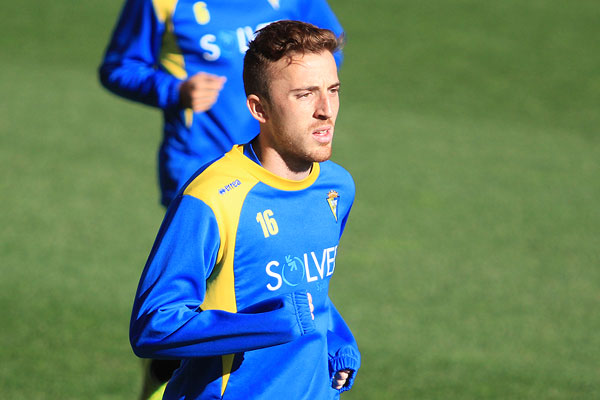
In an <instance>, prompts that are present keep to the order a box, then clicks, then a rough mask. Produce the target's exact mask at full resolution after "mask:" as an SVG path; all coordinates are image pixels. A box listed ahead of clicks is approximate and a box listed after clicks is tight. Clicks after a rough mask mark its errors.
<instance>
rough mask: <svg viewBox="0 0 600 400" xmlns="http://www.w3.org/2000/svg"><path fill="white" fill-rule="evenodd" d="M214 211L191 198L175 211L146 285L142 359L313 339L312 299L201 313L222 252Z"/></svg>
mask: <svg viewBox="0 0 600 400" xmlns="http://www.w3.org/2000/svg"><path fill="white" fill-rule="evenodd" d="M219 244H220V238H219V226H218V224H217V220H216V219H215V216H214V214H213V212H212V210H211V209H210V208H209V207H208V206H207V205H206V204H205V203H203V202H202V201H200V200H198V199H196V198H194V197H192V196H187V195H184V196H180V197H177V198H176V199H175V201H174V202H173V204H172V206H171V207H169V210H168V212H167V215H166V216H165V220H164V222H163V225H162V226H161V229H160V231H159V234H158V237H157V239H156V242H155V244H154V247H153V249H152V252H151V253H150V257H149V259H148V262H147V264H146V267H145V269H144V272H143V274H142V277H141V279H140V284H139V287H138V291H137V294H136V299H135V302H134V307H133V313H132V317H131V325H130V341H131V345H132V347H133V350H134V352H135V353H136V354H137V355H138V356H140V357H151V358H192V357H206V356H216V355H225V354H232V353H237V352H243V351H249V350H255V349H259V348H265V347H270V346H274V345H278V344H283V343H287V342H290V341H292V340H294V339H296V338H298V337H300V336H302V335H304V334H307V333H310V332H312V331H314V329H315V326H314V322H313V321H312V318H311V314H310V309H309V303H308V298H307V295H306V292H305V291H304V292H294V293H289V294H287V295H284V296H281V297H277V298H273V299H270V300H268V301H266V302H263V303H260V304H256V305H253V306H251V307H248V308H246V309H244V310H239V311H238V312H237V313H233V312H226V311H222V310H202V308H201V306H202V303H203V300H204V297H205V294H206V279H207V278H208V277H209V276H210V274H211V273H212V272H213V267H214V265H215V263H216V261H217V255H218V250H219Z"/></svg>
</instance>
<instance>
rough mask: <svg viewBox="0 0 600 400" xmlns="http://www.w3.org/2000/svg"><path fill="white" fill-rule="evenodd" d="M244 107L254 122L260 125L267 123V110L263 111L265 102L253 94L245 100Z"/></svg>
mask: <svg viewBox="0 0 600 400" xmlns="http://www.w3.org/2000/svg"><path fill="white" fill-rule="evenodd" d="M246 105H247V106H248V110H250V114H252V116H253V117H254V119H255V120H257V121H258V122H260V123H261V124H264V123H265V122H267V119H268V116H267V110H266V109H265V102H264V101H263V100H261V99H260V97H258V96H257V95H255V94H251V95H249V96H248V98H246Z"/></svg>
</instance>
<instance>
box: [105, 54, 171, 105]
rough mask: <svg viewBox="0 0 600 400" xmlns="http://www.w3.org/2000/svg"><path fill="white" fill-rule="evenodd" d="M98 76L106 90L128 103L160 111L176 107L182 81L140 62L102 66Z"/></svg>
mask: <svg viewBox="0 0 600 400" xmlns="http://www.w3.org/2000/svg"><path fill="white" fill-rule="evenodd" d="M99 75H100V82H101V83H102V85H103V86H104V87H105V88H106V89H108V90H110V91H111V92H113V93H115V94H117V95H119V96H122V97H125V98H127V99H129V100H133V101H137V102H140V103H143V104H146V105H149V106H154V107H159V108H162V109H165V108H170V107H175V106H177V105H178V104H179V86H180V84H181V81H180V80H179V79H177V78H175V77H174V76H172V75H170V74H168V73H167V72H164V71H162V70H160V69H156V68H154V67H152V66H149V65H147V64H145V63H143V62H137V61H132V60H120V61H114V62H105V63H104V64H102V66H101V67H100V70H99Z"/></svg>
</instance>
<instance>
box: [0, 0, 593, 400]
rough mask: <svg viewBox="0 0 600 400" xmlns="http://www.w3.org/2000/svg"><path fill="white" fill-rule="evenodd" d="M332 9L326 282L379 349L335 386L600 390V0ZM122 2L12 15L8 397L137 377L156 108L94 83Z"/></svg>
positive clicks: (7, 130) (2, 289)
mask: <svg viewBox="0 0 600 400" xmlns="http://www.w3.org/2000/svg"><path fill="white" fill-rule="evenodd" d="M330 4H331V6H332V8H333V9H334V11H335V12H336V14H337V15H338V17H339V19H340V21H341V23H342V25H343V26H344V28H345V30H346V32H347V40H348V42H347V46H346V48H345V62H344V65H343V67H342V70H341V80H342V83H343V89H342V107H341V112H340V116H339V118H338V127H337V129H336V143H335V149H334V160H335V161H336V162H338V163H340V164H342V165H343V166H345V167H346V168H347V169H348V170H349V171H350V172H351V173H352V174H353V176H354V178H355V181H356V184H357V199H356V202H355V206H354V209H353V212H352V216H351V219H350V222H349V224H348V226H347V229H346V233H345V236H344V238H343V240H342V244H341V246H340V252H339V256H338V260H337V268H336V275H335V279H334V280H333V281H332V282H333V283H332V288H331V297H332V299H333V300H334V302H335V303H336V304H337V305H338V308H339V309H340V311H341V312H342V314H343V315H344V316H345V319H346V320H347V322H348V324H349V325H350V326H351V327H352V329H353V331H354V333H355V335H356V338H357V340H358V343H359V346H360V348H361V351H362V354H363V366H362V369H361V370H360V372H359V375H358V378H357V381H356V384H355V386H354V389H353V390H352V391H350V392H348V393H347V394H345V395H343V398H344V399H347V400H350V399H597V398H600V335H599V332H600V312H599V311H598V310H599V309H600V207H599V206H598V202H599V200H600V112H599V107H600V51H599V45H598V39H599V38H600V3H598V1H597V0H579V1H576V2H564V1H558V0H544V1H542V0H520V1H516V0H503V1H501V2H483V1H475V0H454V1H443V0H431V1H417V2H415V1H404V0H373V1H358V0H344V1H342V0H330ZM121 6H122V2H121V0H103V1H99V0H87V1H75V0H56V1H52V2H49V1H45V2H40V1H34V0H21V1H18V2H5V3H3V4H2V7H1V9H2V12H3V15H4V19H3V22H2V24H0V49H1V51H0V68H1V73H0V93H1V94H2V96H1V97H0V162H1V166H2V179H0V190H1V200H2V206H1V209H0V273H1V278H0V310H2V311H1V312H2V318H1V319H2V328H1V329H0V343H1V346H0V392H1V393H2V395H1V397H2V398H7V399H29V400H31V399H83V398H85V399H132V398H135V397H136V396H137V394H138V392H139V384H140V374H141V368H140V365H141V363H140V361H139V360H138V359H136V357H135V356H134V355H133V353H132V351H131V349H130V347H129V343H128V336H127V335H128V322H129V313H130V310H131V305H132V301H133V297H134V294H135V289H136V286H137V282H138V278H139V275H140V272H141V270H142V268H143V265H144V262H145V260H146V257H147V255H148V253H149V250H150V247H151V245H152V242H153V240H154V237H155V235H156V232H157V230H158V227H159V224H160V222H161V219H162V215H163V209H162V207H161V206H159V204H158V186H157V183H156V172H155V165H156V162H155V158H156V156H155V152H156V149H157V146H158V143H159V141H160V135H161V128H160V126H161V119H160V114H159V112H158V111H157V110H154V109H151V108H148V107H144V106H141V105H138V104H134V103H132V102H128V101H125V100H123V99H121V98H117V97H116V96H114V95H111V94H109V93H108V92H106V91H105V90H104V89H102V88H101V87H100V85H99V83H98V81H97V73H96V70H97V66H98V64H99V63H100V61H101V58H102V55H103V52H104V48H105V46H106V44H107V42H108V39H109V35H110V33H111V31H112V28H113V26H114V24H115V21H116V18H117V16H118V14H119V12H120V8H121Z"/></svg>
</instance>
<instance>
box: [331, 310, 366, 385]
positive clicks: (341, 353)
mask: <svg viewBox="0 0 600 400" xmlns="http://www.w3.org/2000/svg"><path fill="white" fill-rule="evenodd" d="M328 303H329V327H328V331H327V352H328V354H329V373H330V376H331V379H333V376H334V374H335V373H336V372H337V371H340V370H343V369H349V370H351V371H352V373H351V374H350V376H349V377H348V380H347V382H346V385H345V386H344V387H343V388H342V389H341V390H340V392H344V391H346V390H350V389H351V388H352V385H353V383H354V379H355V378H356V373H357V371H358V369H359V368H360V352H359V350H358V345H357V344H356V340H354V336H353V335H352V332H351V331H350V328H348V325H346V322H345V321H344V319H343V318H342V316H341V315H340V313H339V312H338V310H337V309H336V308H335V306H334V305H333V303H332V302H331V300H329V299H328Z"/></svg>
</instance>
